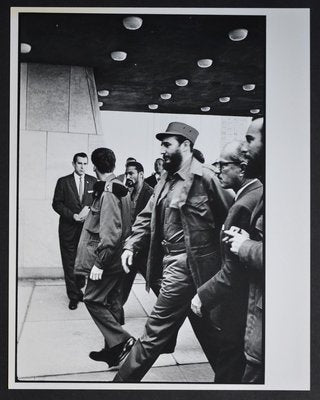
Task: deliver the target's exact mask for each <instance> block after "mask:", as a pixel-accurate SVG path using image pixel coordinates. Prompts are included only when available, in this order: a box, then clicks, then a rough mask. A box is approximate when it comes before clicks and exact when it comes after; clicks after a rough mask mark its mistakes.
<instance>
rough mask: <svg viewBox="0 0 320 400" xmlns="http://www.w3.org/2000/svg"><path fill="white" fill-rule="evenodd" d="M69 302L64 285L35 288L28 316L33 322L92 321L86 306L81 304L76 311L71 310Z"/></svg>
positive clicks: (28, 319) (28, 320)
mask: <svg viewBox="0 0 320 400" xmlns="http://www.w3.org/2000/svg"><path fill="white" fill-rule="evenodd" d="M68 304H69V300H68V298H67V295H66V293H65V287H64V286H62V285H57V286H55V285H50V286H46V285H44V286H38V285H36V286H35V289H34V292H33V295H32V299H31V304H30V308H29V312H28V316H27V322H31V321H51V322H52V321H61V320H64V321H69V320H78V319H85V320H91V317H90V314H89V313H88V311H87V309H86V307H85V305H84V304H83V303H82V302H80V303H79V304H78V308H77V309H76V310H69V308H68Z"/></svg>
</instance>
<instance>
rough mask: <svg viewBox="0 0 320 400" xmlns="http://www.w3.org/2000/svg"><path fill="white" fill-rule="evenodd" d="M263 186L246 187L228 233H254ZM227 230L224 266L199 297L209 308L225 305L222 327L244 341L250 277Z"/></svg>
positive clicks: (232, 213) (231, 213) (233, 211)
mask: <svg viewBox="0 0 320 400" xmlns="http://www.w3.org/2000/svg"><path fill="white" fill-rule="evenodd" d="M262 193H263V186H262V184H261V182H260V181H256V182H254V183H251V185H249V186H248V187H246V188H245V189H244V190H243V191H242V192H241V193H240V195H239V197H238V198H237V200H236V202H235V203H234V204H233V206H232V207H231V208H230V210H229V212H228V215H227V218H226V220H225V222H224V230H227V229H230V228H231V226H232V225H234V226H237V227H239V228H242V229H245V230H246V231H247V232H249V230H250V220H251V216H252V212H253V210H254V209H255V207H256V205H257V203H258V201H259V199H260V197H261V195H262ZM223 237H224V234H223V230H222V231H221V234H220V244H221V256H222V267H221V270H220V271H219V272H218V273H217V274H216V275H215V276H214V277H213V278H211V279H210V280H209V281H208V282H206V283H205V284H204V285H202V286H201V287H200V288H199V289H198V295H199V297H200V300H201V302H202V304H203V306H204V307H205V308H207V309H211V308H214V307H216V306H217V305H221V307H222V309H221V316H222V320H221V327H222V328H223V329H224V330H225V331H226V333H227V334H228V335H231V336H234V337H236V338H243V334H244V327H245V320H246V312H247V305H248V274H247V270H246V268H245V266H244V265H243V264H241V263H240V261H239V258H238V256H236V255H234V254H233V253H232V252H231V251H230V247H229V245H228V244H224V243H223V242H222V239H223Z"/></svg>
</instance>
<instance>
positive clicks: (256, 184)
mask: <svg viewBox="0 0 320 400" xmlns="http://www.w3.org/2000/svg"><path fill="white" fill-rule="evenodd" d="M261 186H262V183H261V182H260V181H259V180H257V181H255V182H253V183H251V184H250V185H249V186H247V187H246V188H244V189H243V191H242V192H241V193H240V194H239V197H238V198H237V200H236V201H235V202H237V201H238V200H239V199H241V197H243V196H244V195H245V194H247V193H249V192H251V191H252V190H256V189H259V188H260V187H261Z"/></svg>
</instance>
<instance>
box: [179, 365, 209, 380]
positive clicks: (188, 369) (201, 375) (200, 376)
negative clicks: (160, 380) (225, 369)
mask: <svg viewBox="0 0 320 400" xmlns="http://www.w3.org/2000/svg"><path fill="white" fill-rule="evenodd" d="M179 369H180V371H181V373H182V375H183V376H184V378H185V380H186V381H187V382H195V383H196V382H202V383H212V382H214V372H213V370H212V368H211V367H210V364H209V363H208V362H207V363H203V364H188V365H179Z"/></svg>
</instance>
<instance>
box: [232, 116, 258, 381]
mask: <svg viewBox="0 0 320 400" xmlns="http://www.w3.org/2000/svg"><path fill="white" fill-rule="evenodd" d="M264 138H265V125H264V118H262V117H260V118H256V119H254V120H253V121H252V122H251V124H250V126H249V128H248V131H247V134H246V142H245V144H244V146H243V148H242V151H243V152H244V153H245V155H246V157H247V159H248V167H247V170H248V172H249V173H250V176H252V177H259V179H260V180H261V181H262V182H263V181H264V164H265V153H264ZM263 219H264V201H263V195H261V198H260V199H259V202H258V204H257V206H256V207H255V209H254V210H253V213H252V216H251V221H250V227H249V229H248V232H246V231H245V230H242V231H241V232H238V229H234V227H231V228H230V229H229V231H227V234H228V235H230V239H229V240H228V242H229V244H230V245H231V247H230V250H231V252H232V253H233V254H235V255H236V256H238V257H239V260H240V262H241V263H242V264H244V265H246V267H247V270H248V275H249V300H248V314H247V325H246V333H245V337H244V349H245V356H246V368H245V371H244V375H243V377H242V383H263V382H264V351H263V337H262V336H263V335H262V334H263V320H264V308H263V305H264V279H265V265H264V257H263V238H264V221H263ZM235 228H237V227H235Z"/></svg>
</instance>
